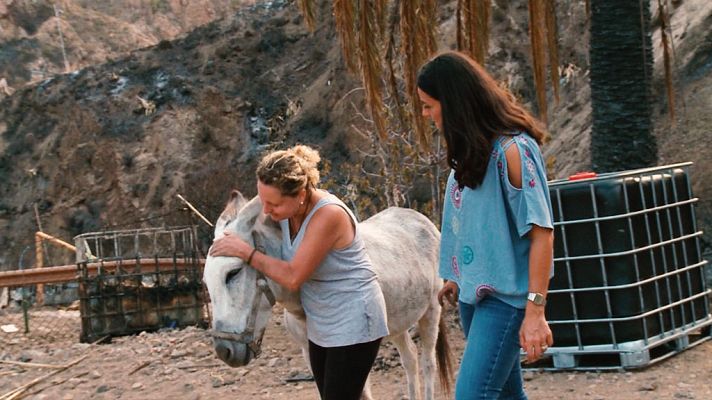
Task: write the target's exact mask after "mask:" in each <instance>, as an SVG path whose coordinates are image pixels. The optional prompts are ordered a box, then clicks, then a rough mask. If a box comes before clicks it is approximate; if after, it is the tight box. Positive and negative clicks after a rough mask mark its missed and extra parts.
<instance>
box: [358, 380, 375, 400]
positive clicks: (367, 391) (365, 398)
mask: <svg viewBox="0 0 712 400" xmlns="http://www.w3.org/2000/svg"><path fill="white" fill-rule="evenodd" d="M361 400H373V396H372V395H371V377H370V375H369V376H368V377H366V384H365V385H363V392H362V393H361Z"/></svg>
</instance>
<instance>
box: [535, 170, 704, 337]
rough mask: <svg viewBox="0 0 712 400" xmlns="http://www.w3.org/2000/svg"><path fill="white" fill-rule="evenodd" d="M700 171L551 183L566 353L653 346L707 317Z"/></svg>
mask: <svg viewBox="0 0 712 400" xmlns="http://www.w3.org/2000/svg"><path fill="white" fill-rule="evenodd" d="M690 164H691V163H685V164H676V165H669V166H663V167H655V168H648V169H641V170H635V171H625V172H619V173H609V174H602V175H597V176H584V179H567V180H558V181H552V182H550V183H549V188H550V190H551V200H552V207H553V211H554V221H555V223H554V228H555V241H554V243H555V244H554V270H555V275H554V278H553V279H552V281H551V283H550V287H549V295H548V302H547V310H546V313H547V319H548V320H549V323H550V325H551V329H552V331H553V334H554V341H555V346H556V347H567V346H576V347H579V348H581V347H584V346H590V345H601V344H613V345H617V344H620V343H626V342H632V341H638V340H644V341H646V342H647V340H648V339H651V338H653V337H658V336H661V335H666V334H667V333H668V332H672V331H674V330H676V329H679V328H684V327H689V326H690V325H691V324H692V325H694V323H695V321H698V320H701V319H704V318H706V317H707V315H708V314H709V304H708V302H707V295H706V287H705V279H704V266H705V261H704V260H702V258H701V255H700V246H699V236H700V235H701V234H702V232H700V231H698V230H697V227H696V223H695V214H694V208H693V207H694V205H695V203H696V202H697V199H695V198H693V197H692V191H691V186H690V182H689V178H688V173H687V167H688V166H689V165H690Z"/></svg>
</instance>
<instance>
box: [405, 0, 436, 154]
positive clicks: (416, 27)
mask: <svg viewBox="0 0 712 400" xmlns="http://www.w3.org/2000/svg"><path fill="white" fill-rule="evenodd" d="M436 10H437V9H436V7H435V2H434V0H409V1H402V2H401V7H400V16H401V19H400V28H401V29H400V31H401V54H403V57H404V62H403V79H404V80H405V84H406V91H407V92H408V97H409V98H410V103H411V104H410V106H411V113H412V118H413V129H414V131H415V134H416V137H417V138H418V143H419V144H420V145H421V147H422V148H423V149H424V150H426V151H427V150H428V149H429V148H430V137H429V135H427V134H426V128H425V127H426V125H425V120H423V117H422V115H421V112H420V109H421V104H420V99H419V97H418V92H417V86H416V84H415V82H416V79H417V74H418V68H420V65H421V64H422V63H423V62H424V61H425V60H427V58H428V57H429V56H430V55H431V54H432V53H433V51H434V49H435V30H434V29H435V28H434V25H435V24H434V23H433V21H435V19H434V18H435V12H436ZM431 18H432V19H431Z"/></svg>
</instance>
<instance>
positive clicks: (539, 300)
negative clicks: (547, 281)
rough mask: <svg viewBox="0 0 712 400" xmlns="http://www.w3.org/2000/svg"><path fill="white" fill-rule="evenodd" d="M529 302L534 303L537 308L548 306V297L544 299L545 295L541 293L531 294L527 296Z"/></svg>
mask: <svg viewBox="0 0 712 400" xmlns="http://www.w3.org/2000/svg"><path fill="white" fill-rule="evenodd" d="M527 300H529V301H531V302H532V303H534V304H535V305H537V306H544V305H546V297H544V295H543V294H541V293H536V292H529V295H528V296H527Z"/></svg>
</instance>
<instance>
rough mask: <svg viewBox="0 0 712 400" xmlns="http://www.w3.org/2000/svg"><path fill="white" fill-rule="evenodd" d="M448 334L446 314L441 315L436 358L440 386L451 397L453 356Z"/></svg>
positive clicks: (436, 343)
mask: <svg viewBox="0 0 712 400" xmlns="http://www.w3.org/2000/svg"><path fill="white" fill-rule="evenodd" d="M446 332H447V326H446V325H445V317H444V313H441V314H440V323H439V325H438V338H437V340H436V342H435V357H436V361H437V364H438V374H439V375H440V386H441V387H442V388H443V390H445V393H446V394H447V396H448V397H449V396H450V392H451V391H452V387H451V383H452V355H451V354H450V344H449V343H448V341H447V333H446Z"/></svg>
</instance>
